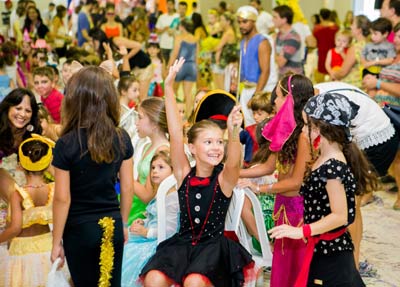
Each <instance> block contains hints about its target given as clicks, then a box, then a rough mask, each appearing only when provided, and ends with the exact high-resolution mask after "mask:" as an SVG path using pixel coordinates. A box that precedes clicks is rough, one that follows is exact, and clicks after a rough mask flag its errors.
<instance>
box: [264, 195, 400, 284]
mask: <svg viewBox="0 0 400 287" xmlns="http://www.w3.org/2000/svg"><path fill="white" fill-rule="evenodd" d="M375 198H376V200H375V201H374V202H373V203H371V204H369V205H367V206H364V207H362V214H363V221H364V233H363V241H362V242H361V260H362V261H364V260H368V262H369V263H371V264H372V265H373V268H374V269H376V271H377V274H378V275H377V278H363V279H364V282H365V284H366V285H367V287H400V211H395V210H393V209H392V206H393V203H394V201H395V199H396V193H391V192H386V191H379V192H376V193H375ZM257 286H259V287H261V286H269V281H268V279H266V280H264V283H263V284H261V283H260V282H259V283H258V284H257Z"/></svg>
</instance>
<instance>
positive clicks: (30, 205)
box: [5, 183, 69, 287]
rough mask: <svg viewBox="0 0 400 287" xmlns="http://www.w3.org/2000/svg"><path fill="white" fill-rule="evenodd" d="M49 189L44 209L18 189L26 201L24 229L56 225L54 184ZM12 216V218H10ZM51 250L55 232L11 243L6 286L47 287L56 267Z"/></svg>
mask: <svg viewBox="0 0 400 287" xmlns="http://www.w3.org/2000/svg"><path fill="white" fill-rule="evenodd" d="M48 187H49V194H48V199H47V203H46V204H45V205H43V206H35V205H34V202H33V200H32V198H31V196H30V194H29V193H28V192H27V191H26V190H25V189H23V188H21V187H19V186H18V185H15V189H16V192H18V193H19V194H20V195H21V197H22V207H23V211H22V228H27V227H30V226H32V225H34V224H41V225H48V224H50V223H52V222H53V212H52V203H53V195H54V183H50V184H48ZM10 213H11V212H9V214H8V217H9V218H10ZM51 248H52V233H51V232H48V233H44V234H40V235H36V236H29V237H15V238H13V239H12V240H11V241H10V247H9V261H8V268H7V269H6V272H5V273H6V274H5V277H6V278H5V280H6V284H5V286H26V287H28V286H35V287H36V286H45V285H46V281H47V275H48V273H49V271H50V269H51V265H52V264H51V261H50V252H51ZM64 266H66V265H64ZM64 268H65V267H64ZM68 278H69V276H68Z"/></svg>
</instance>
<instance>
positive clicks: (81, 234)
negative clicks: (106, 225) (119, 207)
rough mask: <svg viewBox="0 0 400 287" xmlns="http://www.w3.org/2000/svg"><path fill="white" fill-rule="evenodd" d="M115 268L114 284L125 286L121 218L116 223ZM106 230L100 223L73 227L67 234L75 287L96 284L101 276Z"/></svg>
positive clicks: (65, 239) (66, 239)
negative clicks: (122, 278)
mask: <svg viewBox="0 0 400 287" xmlns="http://www.w3.org/2000/svg"><path fill="white" fill-rule="evenodd" d="M114 227H115V228H114V237H113V245H114V252H115V253H114V267H113V270H112V278H111V280H110V282H111V286H113V287H119V286H121V265H122V255H123V248H124V232H123V228H122V221H121V219H115V223H114ZM102 237H103V229H102V227H101V226H100V225H99V224H98V223H97V222H86V223H82V224H78V225H74V226H69V227H68V228H67V229H66V230H65V231H64V235H63V244H64V250H65V256H66V260H67V263H68V268H69V271H70V272H71V277H72V281H73V282H74V286H75V287H81V286H82V287H92V286H93V287H96V286H98V282H99V277H100V265H99V261H100V246H101V239H102Z"/></svg>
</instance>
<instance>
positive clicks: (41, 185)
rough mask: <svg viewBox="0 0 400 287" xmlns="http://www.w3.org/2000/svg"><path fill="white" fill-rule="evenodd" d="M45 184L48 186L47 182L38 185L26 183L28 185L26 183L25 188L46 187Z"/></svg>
mask: <svg viewBox="0 0 400 287" xmlns="http://www.w3.org/2000/svg"><path fill="white" fill-rule="evenodd" d="M44 186H46V184H45V183H42V184H38V185H34V184H26V185H25V188H27V187H30V188H41V187H44Z"/></svg>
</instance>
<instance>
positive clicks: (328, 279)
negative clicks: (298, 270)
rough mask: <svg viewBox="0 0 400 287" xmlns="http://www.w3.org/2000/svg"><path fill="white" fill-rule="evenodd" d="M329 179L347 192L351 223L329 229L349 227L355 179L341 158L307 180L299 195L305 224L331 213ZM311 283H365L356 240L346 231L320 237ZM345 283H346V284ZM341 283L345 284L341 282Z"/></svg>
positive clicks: (354, 284)
mask: <svg viewBox="0 0 400 287" xmlns="http://www.w3.org/2000/svg"><path fill="white" fill-rule="evenodd" d="M328 180H339V181H341V182H342V184H343V185H344V189H345V192H346V201H347V210H348V212H347V213H348V222H347V223H346V224H345V225H343V226H341V227H338V228H336V229H334V230H331V231H330V232H336V231H338V230H340V229H343V228H346V227H347V226H348V225H350V224H351V223H353V222H354V218H355V212H356V211H355V191H356V188H357V185H356V180H355V178H354V175H353V173H352V172H351V170H350V168H349V166H348V165H347V164H346V163H344V162H342V161H339V160H336V159H329V160H327V161H326V162H325V163H323V164H322V165H321V166H320V167H318V168H317V169H315V170H313V171H312V172H311V174H310V175H309V176H308V177H307V179H306V180H305V181H304V183H303V185H302V187H301V189H300V194H301V195H303V197H304V223H305V224H311V223H313V222H316V221H318V220H320V219H321V218H323V217H325V216H327V215H329V214H330V213H331V208H330V204H329V197H328V193H327V190H326V184H327V181H328ZM308 282H309V285H308V286H318V284H316V285H314V284H315V282H317V283H320V282H323V286H338V285H337V284H345V283H346V282H347V283H349V285H343V286H365V285H364V283H363V282H362V280H361V277H360V276H359V274H358V271H357V270H356V268H355V263H354V257H353V242H352V240H351V237H350V234H349V232H348V231H346V232H345V233H344V234H343V235H341V236H339V237H338V238H336V239H333V240H329V241H327V240H321V241H320V242H319V243H318V244H317V245H316V246H315V249H314V256H313V259H312V262H311V266H310V273H309V280H308ZM347 283H346V284H347ZM340 286H342V285H340Z"/></svg>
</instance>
